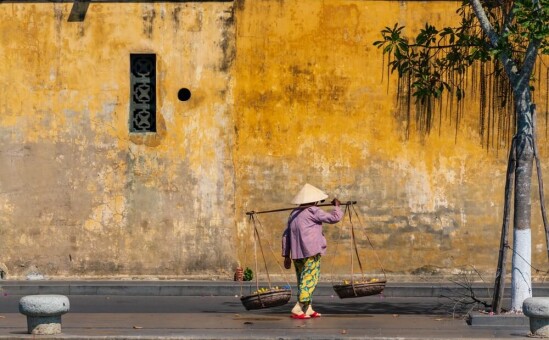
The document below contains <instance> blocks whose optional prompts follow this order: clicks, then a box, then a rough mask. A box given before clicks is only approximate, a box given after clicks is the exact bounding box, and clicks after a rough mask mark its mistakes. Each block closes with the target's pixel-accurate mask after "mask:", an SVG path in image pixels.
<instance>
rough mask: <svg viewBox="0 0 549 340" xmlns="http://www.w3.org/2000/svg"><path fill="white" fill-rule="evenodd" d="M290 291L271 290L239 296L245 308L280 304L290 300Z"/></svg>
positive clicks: (268, 306)
mask: <svg viewBox="0 0 549 340" xmlns="http://www.w3.org/2000/svg"><path fill="white" fill-rule="evenodd" d="M291 297H292V291H291V290H289V289H278V290H272V291H269V292H265V293H258V294H253V295H248V296H243V297H241V298H240V301H242V304H243V305H244V307H246V309H247V310H250V309H261V308H270V307H277V306H282V305H285V304H287V303H288V301H290V298H291Z"/></svg>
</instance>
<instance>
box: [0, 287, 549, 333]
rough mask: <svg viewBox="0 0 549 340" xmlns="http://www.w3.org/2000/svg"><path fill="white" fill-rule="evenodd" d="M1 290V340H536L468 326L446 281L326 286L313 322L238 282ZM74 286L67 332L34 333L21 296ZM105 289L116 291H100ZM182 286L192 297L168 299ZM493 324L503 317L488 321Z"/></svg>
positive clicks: (523, 329)
mask: <svg viewBox="0 0 549 340" xmlns="http://www.w3.org/2000/svg"><path fill="white" fill-rule="evenodd" d="M0 286H2V292H1V296H0V339H29V338H41V339H521V338H524V339H526V338H528V339H531V338H530V337H528V333H529V329H528V326H527V325H526V324H525V323H524V322H522V323H521V322H519V323H517V322H509V321H506V320H503V321H502V322H491V323H488V324H487V325H484V326H471V325H469V324H468V322H467V316H468V315H469V311H471V310H473V309H474V307H475V306H474V305H472V304H468V303H460V302H459V301H461V300H462V299H463V298H464V296H463V295H462V294H461V293H460V292H459V291H456V290H455V289H454V287H451V286H444V287H443V286H441V285H439V284H422V285H420V288H417V287H418V286H417V285H416V284H398V285H396V284H395V285H393V286H392V288H389V285H388V287H387V288H386V291H385V292H384V293H385V294H384V295H376V296H369V297H360V298H352V299H339V298H338V297H337V296H335V295H334V293H333V290H331V286H330V285H329V284H322V285H321V287H319V290H318V295H315V300H314V306H315V309H316V310H317V311H319V312H321V313H323V315H322V317H321V318H318V319H312V320H293V319H291V318H290V317H289V310H290V308H291V307H292V305H293V303H295V296H294V297H293V299H292V301H291V302H290V303H289V304H287V305H284V306H279V307H274V308H267V309H260V310H251V311H247V310H246V309H245V308H244V307H243V305H242V304H241V302H240V299H239V295H240V293H241V291H244V294H246V292H245V289H246V288H244V289H243V288H242V286H240V285H235V284H234V283H233V282H157V283H155V282H130V281H128V282H107V281H106V282H96V283H94V282H74V281H73V282H49V281H42V282H27V281H21V282H14V281H11V282H10V281H0ZM68 286H71V287H72V290H73V292H77V291H78V292H83V291H85V292H88V294H68V293H65V294H64V295H67V296H68V297H69V299H70V303H71V311H70V312H69V313H68V314H66V315H64V316H63V333H62V334H59V335H55V336H31V335H29V334H27V333H26V317H25V316H23V315H21V314H19V313H18V302H19V299H20V298H21V297H22V296H24V295H31V294H50V293H55V294H59V293H60V292H59V291H61V290H64V291H65V292H67V289H68V288H67V287H68ZM83 286H85V287H83ZM154 286H155V287H156V288H154ZM101 287H103V288H105V289H108V290H109V291H110V294H97V292H101V291H102V288H101ZM106 287H108V288H106ZM181 287H183V288H181ZM406 287H408V288H407V289H405V288H406ZM414 287H415V288H414ZM429 287H430V288H429ZM161 288H164V290H162V289H161ZM248 288H249V287H248ZM486 288H487V287H485V286H483V285H479V286H478V287H476V289H477V291H476V292H477V293H478V295H479V296H482V294H483V292H486V291H487V290H486ZM545 288H546V287H537V291H538V292H545V291H543V290H540V289H545ZM181 289H182V290H184V291H186V292H188V293H189V294H180V295H174V294H167V292H168V291H171V292H176V291H179V290H181ZM426 291H430V292H431V293H432V294H431V295H430V296H428V294H427V293H426ZM68 292H69V293H70V289H69V290H68ZM92 292H95V293H92ZM161 292H162V293H161ZM190 292H192V294H190ZM397 292H400V294H396V293H397ZM441 292H442V293H444V294H440V293H441ZM535 292H536V290H535ZM19 293H23V294H19ZM136 293H141V294H136ZM162 294H164V295H162ZM294 294H295V293H294ZM395 294H396V295H398V296H395ZM441 295H444V297H442V296H441ZM483 299H484V300H488V299H487V298H483ZM506 303H508V301H507V300H506ZM478 308H480V307H479V306H478V305H477V306H476V309H478ZM483 316H485V315H483ZM523 319H524V318H523ZM494 320H495V321H497V320H499V319H497V318H491V319H489V321H494ZM514 320H517V319H516V318H514ZM522 321H524V320H522Z"/></svg>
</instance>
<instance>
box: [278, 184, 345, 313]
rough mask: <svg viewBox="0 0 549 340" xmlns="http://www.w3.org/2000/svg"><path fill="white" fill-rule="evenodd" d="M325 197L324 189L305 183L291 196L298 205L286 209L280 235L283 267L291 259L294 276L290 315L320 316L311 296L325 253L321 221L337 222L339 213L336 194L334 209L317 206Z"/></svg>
mask: <svg viewBox="0 0 549 340" xmlns="http://www.w3.org/2000/svg"><path fill="white" fill-rule="evenodd" d="M326 198H328V195H327V194H326V193H325V192H323V191H322V190H320V189H318V188H316V187H314V186H312V185H310V184H308V183H307V184H305V185H304V186H303V188H301V190H300V191H299V193H298V194H297V195H296V196H295V197H294V199H293V200H292V204H297V205H299V206H298V207H297V208H295V209H294V210H292V212H291V213H290V216H289V218H288V225H287V227H286V230H285V231H284V233H283V235H282V256H283V257H284V267H285V268H286V269H290V268H291V264H292V260H293V263H294V268H295V273H296V276H297V288H298V294H297V303H296V305H295V306H294V307H293V308H292V314H291V317H292V318H294V319H310V318H316V317H320V313H318V312H315V311H314V310H313V307H312V296H313V292H314V290H315V288H316V285H317V284H318V280H319V278H320V259H321V257H322V256H323V255H325V254H326V238H325V237H324V234H323V232H322V223H330V224H333V223H337V222H339V221H340V220H341V218H342V217H343V212H342V211H341V208H340V207H339V205H340V202H339V200H338V199H337V198H334V199H333V200H332V202H331V203H332V204H333V205H334V209H332V210H331V211H330V212H326V211H324V210H322V209H321V208H319V207H318V206H317V205H318V204H319V203H321V202H324V200H325V199H326Z"/></svg>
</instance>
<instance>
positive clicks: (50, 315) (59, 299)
mask: <svg viewBox="0 0 549 340" xmlns="http://www.w3.org/2000/svg"><path fill="white" fill-rule="evenodd" d="M69 308H70V304H69V299H68V298H67V297H66V296H63V295H28V296H23V297H22V298H21V300H19V312H20V313H21V314H24V315H26V316H27V327H28V332H29V334H40V335H51V334H58V333H61V315H63V314H65V313H67V312H68V311H69Z"/></svg>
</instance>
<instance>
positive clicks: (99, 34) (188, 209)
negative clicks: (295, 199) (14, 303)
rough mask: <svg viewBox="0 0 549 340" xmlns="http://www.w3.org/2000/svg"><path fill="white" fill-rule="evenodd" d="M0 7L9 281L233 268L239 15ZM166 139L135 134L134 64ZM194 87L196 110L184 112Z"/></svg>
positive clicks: (137, 6)
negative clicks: (150, 82)
mask: <svg viewBox="0 0 549 340" xmlns="http://www.w3.org/2000/svg"><path fill="white" fill-rule="evenodd" d="M72 6H73V3H71V2H67V3H47V2H45V3H32V2H31V3H28V2H22V3H18V2H13V3H3V4H0V16H2V17H3V18H4V19H3V20H2V22H1V23H0V32H1V35H0V40H1V42H0V56H1V57H0V74H1V75H2V76H1V77H0V91H1V93H2V96H1V99H0V101H1V102H0V139H1V150H0V202H1V205H0V206H1V207H2V211H1V217H0V235H1V236H0V254H1V255H0V262H3V263H4V264H5V266H6V267H7V269H8V272H9V276H10V277H15V276H22V275H25V274H27V273H29V272H39V273H42V274H43V275H47V276H50V277H53V276H102V277H120V276H127V275H154V276H167V275H183V274H186V275H189V274H204V273H205V272H208V271H209V272H215V273H219V272H220V271H222V270H225V269H227V268H230V267H231V266H232V262H231V261H232V259H231V257H228V256H227V254H231V253H232V252H233V251H232V245H231V243H230V235H231V234H232V230H233V225H234V221H233V209H234V206H233V197H234V181H233V179H234V174H233V167H232V159H231V157H232V155H231V149H232V143H233V141H232V130H233V127H232V125H233V124H232V116H231V115H232V103H231V102H232V100H231V96H230V92H231V87H232V81H233V80H232V74H231V73H230V72H229V71H230V69H231V65H232V63H233V61H234V24H233V22H234V18H233V9H232V8H233V4H232V3H231V2H215V3H214V2H204V3H200V2H197V3H135V2H131V3H91V4H89V8H88V10H87V13H86V15H85V18H84V20H83V21H81V22H69V20H68V18H69V14H70V12H71V9H72ZM143 52H145V53H155V54H156V55H157V85H158V87H157V91H156V94H157V111H158V113H157V121H158V133H157V134H155V135H149V136H147V137H143V136H142V135H130V134H129V132H128V112H129V98H130V86H129V80H130V76H129V70H130V65H129V62H130V53H143ZM182 87H187V88H189V89H190V90H191V91H192V100H190V101H187V102H180V101H178V98H177V92H178V90H179V89H180V88H182Z"/></svg>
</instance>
